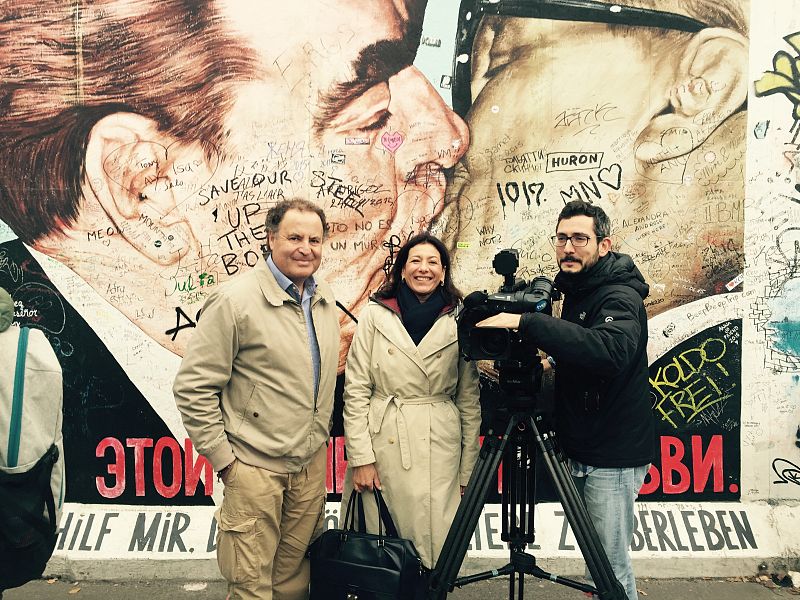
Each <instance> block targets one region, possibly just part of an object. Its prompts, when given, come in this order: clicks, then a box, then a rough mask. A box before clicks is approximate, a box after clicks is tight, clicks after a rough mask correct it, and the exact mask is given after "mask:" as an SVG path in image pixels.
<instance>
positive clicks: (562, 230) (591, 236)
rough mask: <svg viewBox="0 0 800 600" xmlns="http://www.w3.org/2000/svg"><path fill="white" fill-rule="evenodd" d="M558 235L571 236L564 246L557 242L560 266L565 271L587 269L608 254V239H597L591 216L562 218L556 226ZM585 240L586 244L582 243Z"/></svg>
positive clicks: (572, 271)
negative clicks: (582, 244)
mask: <svg viewBox="0 0 800 600" xmlns="http://www.w3.org/2000/svg"><path fill="white" fill-rule="evenodd" d="M556 237H568V238H570V239H568V240H567V243H566V245H564V246H559V245H558V242H557V243H556V260H557V261H558V267H559V269H561V270H562V271H564V272H565V273H572V274H575V273H580V272H582V271H587V270H588V269H590V268H592V267H593V266H594V265H595V264H596V263H597V261H598V260H600V257H602V256H605V255H606V254H608V247H607V239H606V240H598V239H597V235H596V234H595V231H594V220H593V219H592V218H591V217H587V216H584V215H580V216H577V217H571V218H569V219H562V220H561V221H560V222H559V224H558V227H557V228H556ZM583 241H585V242H586V245H585V246H581V245H580V244H581V243H582V242H583ZM576 244H577V245H576Z"/></svg>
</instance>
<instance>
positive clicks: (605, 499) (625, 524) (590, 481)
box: [572, 465, 650, 600]
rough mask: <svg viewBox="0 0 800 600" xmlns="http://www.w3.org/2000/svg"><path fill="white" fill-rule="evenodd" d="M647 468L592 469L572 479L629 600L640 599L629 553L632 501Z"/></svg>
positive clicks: (631, 534) (631, 537)
mask: <svg viewBox="0 0 800 600" xmlns="http://www.w3.org/2000/svg"><path fill="white" fill-rule="evenodd" d="M649 469H650V465H645V466H642V467H628V468H609V469H604V468H592V469H590V470H589V473H588V474H587V475H586V477H573V478H572V479H573V481H575V485H576V487H577V488H578V492H579V493H580V494H581V497H582V498H583V501H584V502H585V503H586V509H587V510H588V511H589V516H590V517H591V519H592V523H593V524H594V527H595V529H596V530H597V535H598V536H600V542H601V543H602V544H603V548H604V549H605V551H606V554H607V555H608V560H609V561H610V562H611V568H612V569H614V575H616V576H617V579H618V580H619V582H620V583H621V584H622V587H623V588H625V593H626V594H627V596H628V600H638V598H639V596H638V594H637V593H636V579H635V578H634V576H633V568H632V567H631V557H630V554H629V550H630V545H631V540H632V539H633V516H634V515H633V502H634V500H636V496H637V495H638V494H639V488H641V487H642V483H644V478H645V475H647V471H648V470H649ZM587 574H588V573H587Z"/></svg>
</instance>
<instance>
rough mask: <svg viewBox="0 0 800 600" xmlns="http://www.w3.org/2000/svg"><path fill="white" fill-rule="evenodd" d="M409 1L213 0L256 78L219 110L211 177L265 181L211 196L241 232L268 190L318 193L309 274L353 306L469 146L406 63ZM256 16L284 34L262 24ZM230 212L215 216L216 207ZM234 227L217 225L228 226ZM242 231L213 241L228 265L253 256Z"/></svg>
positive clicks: (428, 209)
mask: <svg viewBox="0 0 800 600" xmlns="http://www.w3.org/2000/svg"><path fill="white" fill-rule="evenodd" d="M414 4H420V5H424V3H421V2H419V1H417V0H413V1H412V0H371V1H370V2H369V6H368V8H365V4H364V3H363V2H360V1H357V0H337V1H335V2H329V1H322V0H315V1H313V2H297V3H290V4H285V5H282V6H281V7H280V8H274V7H272V6H271V5H267V4H264V3H262V2H257V1H255V0H253V1H246V2H241V1H239V0H237V1H236V2H222V3H221V5H220V6H221V14H222V16H223V18H224V19H225V22H226V27H227V28H228V29H230V30H231V31H233V32H235V34H236V35H237V36H239V37H241V38H243V39H244V40H245V43H246V44H247V45H249V46H251V47H252V48H253V49H254V50H255V52H256V55H257V57H258V59H259V61H260V63H261V64H262V66H263V69H264V77H263V79H262V80H260V81H255V82H251V83H249V84H246V85H245V84H243V85H242V86H241V87H240V89H239V90H238V93H237V101H236V103H235V105H234V106H233V108H232V110H231V111H230V114H229V115H228V117H227V119H226V130H227V131H230V137H229V139H228V143H227V145H228V152H227V153H226V155H227V156H229V157H230V160H227V161H223V164H222V165H221V167H220V168H219V169H217V173H216V175H215V176H214V180H215V181H216V182H217V183H216V185H217V188H218V189H221V188H220V185H222V184H224V182H225V181H229V180H231V179H232V178H233V177H235V176H238V177H239V179H240V181H249V182H252V181H253V178H254V177H255V178H256V180H263V177H264V176H266V177H267V178H268V179H267V180H266V181H263V183H262V184H261V185H260V186H258V187H257V188H253V189H250V190H239V191H233V190H229V191H228V192H227V193H226V192H224V191H223V192H220V193H219V194H218V196H217V197H216V198H215V199H214V204H215V205H216V206H221V207H222V206H231V205H233V206H236V207H237V208H238V213H239V215H240V216H243V215H244V214H245V209H244V208H243V207H245V206H248V205H249V206H250V208H249V209H247V210H248V211H249V212H250V213H251V214H250V216H249V220H250V223H241V225H243V226H244V227H245V233H247V228H249V227H252V226H253V224H254V223H255V224H256V227H257V224H258V221H259V220H261V219H263V213H265V212H266V210H267V209H268V208H269V206H268V205H269V203H270V202H272V201H274V200H278V199H280V197H275V194H276V193H277V192H280V194H281V197H285V198H288V197H291V196H299V197H304V198H308V199H309V200H311V201H313V202H316V203H317V204H318V205H319V206H320V207H321V208H323V210H325V213H326V217H327V220H328V223H329V232H328V233H329V235H328V236H327V237H326V240H325V242H324V245H325V248H326V258H325V262H324V264H323V265H322V267H321V271H320V275H321V276H322V277H324V278H325V279H326V280H327V281H329V282H330V283H331V284H332V285H333V287H334V292H335V293H336V296H337V299H338V300H339V301H340V302H342V303H343V304H344V305H345V306H346V307H348V309H349V310H350V311H351V312H353V313H356V314H357V312H358V310H360V307H361V305H362V304H363V303H365V302H366V300H367V298H368V296H369V293H370V292H371V291H374V290H375V289H377V287H379V285H380V283H381V282H382V281H383V279H384V277H385V274H386V272H387V271H388V269H389V268H390V267H391V261H392V259H393V257H394V255H395V254H396V253H397V251H398V250H399V248H400V246H401V244H402V242H403V241H404V240H405V239H407V238H408V237H409V236H410V235H412V234H415V233H419V232H420V231H422V230H424V229H426V228H427V226H428V224H429V223H430V222H431V220H432V219H433V218H434V217H435V216H436V215H437V214H438V213H439V212H440V211H441V209H442V207H443V204H444V203H443V202H442V199H443V197H444V191H445V178H444V174H443V172H442V170H443V169H444V168H447V167H451V166H453V165H454V164H455V163H456V162H457V161H458V159H459V158H460V157H461V156H462V154H463V153H464V151H465V150H466V148H467V146H468V140H469V133H468V130H467V127H466V125H465V123H464V122H463V121H462V120H461V119H460V118H459V117H458V116H457V115H456V114H455V113H453V112H452V111H451V110H450V109H449V108H448V106H447V105H446V104H445V103H444V102H443V100H442V98H441V97H440V96H439V94H438V93H437V92H436V91H435V90H434V89H433V87H432V86H431V85H430V83H428V81H427V80H426V79H425V77H424V76H423V75H422V73H420V71H419V70H417V69H416V68H415V67H413V66H412V61H413V59H414V55H415V53H416V46H415V42H414V41H413V32H411V31H412V30H413V29H414V25H413V23H411V22H410V20H411V19H412V18H413V15H414V14H416V13H415V12H414V11H415V10H417V8H415V7H414V6H413V5H414ZM297 23H303V27H297ZM265 27H268V28H269V29H270V30H275V31H281V32H282V33H281V34H280V35H264V31H265ZM251 187H252V186H251ZM270 194H272V196H270ZM229 212H231V211H230V209H228V210H227V211H225V212H221V213H220V214H222V215H225V217H226V219H227V214H228V213H229ZM208 214H209V212H208V211H201V213H200V214H199V215H196V216H199V217H200V218H204V219H206V222H205V223H204V224H198V225H195V226H193V229H194V231H201V232H202V231H208V230H209V225H210V224H209V223H208ZM232 214H234V216H235V214H236V213H235V212H232ZM216 225H217V227H219V224H218V223H217V224H216ZM233 225H235V223H230V222H228V223H223V226H225V227H227V229H228V230H229V231H230V230H231V229H233V227H232V226H233ZM240 228H241V226H240ZM220 235H221V234H220V233H219V232H216V233H215V235H214V236H213V237H211V239H209V238H210V236H208V234H205V241H206V242H208V243H210V244H212V245H216V244H218V242H217V241H216V240H217V238H219V237H220ZM240 238H241V236H240ZM231 241H232V242H233V246H234V247H233V249H232V250H231V249H230V248H227V244H228V243H229V242H231ZM248 241H249V244H248V245H247V246H242V247H241V248H240V247H238V244H239V242H238V241H237V240H236V239H235V238H234V237H233V236H228V237H226V238H224V239H223V242H224V244H225V245H226V247H225V248H223V250H225V253H226V254H232V253H235V254H236V259H235V261H236V262H235V264H236V265H238V266H239V268H244V267H245V265H246V264H247V263H248V260H247V259H248V258H252V257H253V255H252V254H249V255H248V254H247V252H248V250H249V251H251V252H255V253H256V254H257V252H258V241H257V236H249V240H248ZM202 243H203V241H201V245H202ZM342 321H343V332H342V334H343V335H342V337H343V346H342V353H341V356H340V359H341V363H342V364H343V360H344V357H345V354H346V349H347V344H348V343H349V339H350V336H351V335H352V332H353V330H354V327H355V324H354V323H352V322H350V321H349V319H348V318H346V317H345V316H344V315H343V317H342Z"/></svg>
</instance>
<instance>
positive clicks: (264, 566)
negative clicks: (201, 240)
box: [173, 200, 339, 600]
mask: <svg viewBox="0 0 800 600" xmlns="http://www.w3.org/2000/svg"><path fill="white" fill-rule="evenodd" d="M266 227H267V241H268V248H269V254H268V256H267V257H266V259H265V260H264V261H263V262H259V263H258V264H257V265H256V267H255V268H253V269H252V270H251V271H249V272H248V273H245V274H243V275H240V276H239V277H236V278H235V279H233V280H232V281H230V282H229V283H227V284H225V285H223V286H221V287H220V288H219V290H217V291H216V292H215V293H214V294H212V295H211V296H210V297H209V299H208V301H207V302H206V303H205V306H204V307H203V312H202V314H201V316H200V320H199V322H198V325H197V330H196V331H195V332H194V333H193V335H192V339H191V341H190V342H189V347H188V350H187V352H186V356H185V357H184V359H183V362H182V363H181V367H180V369H179V371H178V375H177V377H176V378H175V385H174V388H173V390H174V393H175V400H176V402H177V405H178V408H179V410H180V411H181V414H182V416H183V422H184V425H185V426H186V430H187V431H188V433H189V436H190V437H191V439H192V441H193V442H194V444H195V445H196V446H197V449H198V451H199V452H200V453H201V454H202V455H204V456H205V457H207V458H208V460H209V461H210V462H211V464H212V465H213V467H214V469H215V470H216V471H217V473H218V475H219V478H220V479H221V480H222V482H223V483H224V484H225V497H224V500H223V502H222V506H221V507H220V509H219V510H218V511H217V522H218V532H217V561H218V563H219V567H220V571H221V572H222V575H223V576H224V577H225V579H227V581H228V589H229V598H231V599H234V598H245V599H248V600H250V599H256V598H258V599H259V600H263V599H270V598H276V599H280V600H301V599H304V598H307V597H308V582H309V570H308V561H307V560H305V558H304V556H305V552H306V549H307V547H308V545H309V543H310V541H311V539H312V538H313V537H314V536H315V535H318V533H319V532H320V530H321V527H322V517H323V513H324V508H325V467H326V442H327V440H328V436H329V426H330V419H331V412H332V409H333V393H334V388H335V384H336V367H337V361H338V355H339V322H338V318H337V309H336V303H335V300H334V298H333V294H332V293H331V291H330V288H329V287H328V286H327V284H325V283H324V282H323V281H320V280H316V279H315V278H314V276H313V274H314V273H315V272H316V271H317V269H318V268H319V265H320V261H321V259H322V244H323V241H324V237H325V231H326V227H327V226H326V220H325V214H324V213H323V212H322V210H321V209H320V208H318V207H317V206H316V205H314V204H313V203H311V202H308V201H305V200H286V201H282V202H280V203H279V204H277V205H276V206H275V207H273V208H272V209H270V211H269V212H268V214H267V223H266Z"/></svg>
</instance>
